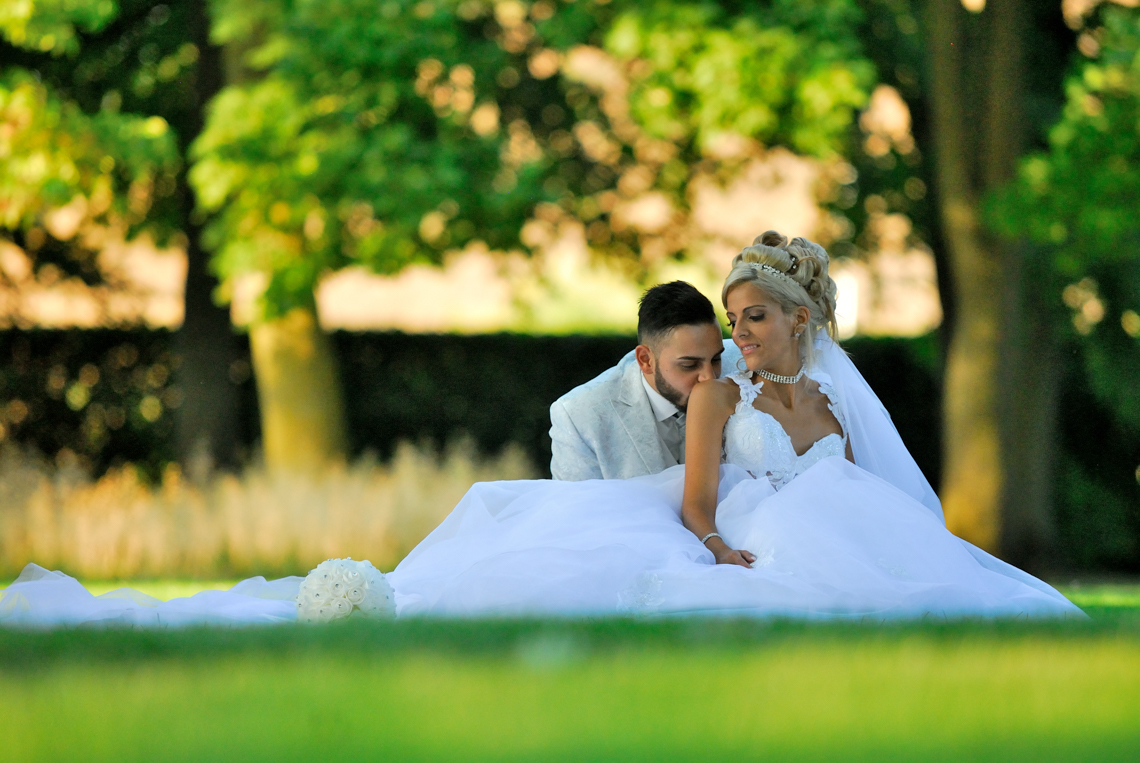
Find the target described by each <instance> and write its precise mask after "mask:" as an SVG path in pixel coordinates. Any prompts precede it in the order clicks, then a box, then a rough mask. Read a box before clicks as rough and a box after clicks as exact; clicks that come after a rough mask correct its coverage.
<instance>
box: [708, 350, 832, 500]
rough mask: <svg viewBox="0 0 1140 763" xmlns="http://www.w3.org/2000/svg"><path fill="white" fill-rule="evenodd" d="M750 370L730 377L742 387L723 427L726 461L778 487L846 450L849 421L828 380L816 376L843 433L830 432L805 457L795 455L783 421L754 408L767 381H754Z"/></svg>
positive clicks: (813, 444) (816, 442)
mask: <svg viewBox="0 0 1140 763" xmlns="http://www.w3.org/2000/svg"><path fill="white" fill-rule="evenodd" d="M750 377H751V374H750V373H749V372H747V371H746V372H744V373H736V374H731V375H730V376H729V377H728V378H730V379H732V380H733V381H734V382H736V385H737V386H738V387H740V401H739V402H738V403H737V404H736V411H735V412H734V413H733V414H732V416H730V417H729V419H728V423H727V424H725V427H724V458H725V461H726V462H727V463H730V464H735V465H736V466H739V467H741V468H742V469H745V470H747V471H748V472H749V473H750V474H751V475H752V476H753V477H757V478H759V477H760V476H761V475H763V476H766V477H767V478H768V480H769V481H770V482H771V483H772V487H774V488H776V489H777V490H779V489H780V488H782V487H783V486H784V485H786V484H788V483H789V482H791V481H792V479H794V478H795V477H796V475H798V474H802V473H803V472H805V471H807V470H808V468H810V467H811V466H812V465H814V464H815V463H817V462H819V461H822V460H823V459H825V458H827V457H829V456H840V457H842V456H843V455H844V454H845V453H846V451H847V421H846V419H845V418H844V416H843V409H842V407H841V406H840V404H839V397H838V395H836V393H835V389H834V388H833V387H832V386H831V384H830V383H829V382H828V381H826V380H820V379H816V380H815V381H816V382H817V383H818V384H819V391H820V392H822V393H823V394H825V395H827V399H828V400H829V401H830V402H829V403H828V406H827V407H828V408H829V409H830V410H831V413H832V414H833V415H834V416H835V418H836V420H837V421H839V426H840V428H842V429H843V434H842V435H838V434H829V435H827V436H826V437H823V438H821V439H819V440H816V441H815V442H814V443H812V446H811V447H810V448H808V449H807V452H806V453H804V454H803V455H802V456H797V455H796V450H795V448H794V447H792V438H791V437H789V436H788V434H787V432H785V431H784V428H783V427H782V426H780V422H778V421H776V419H775V418H774V417H773V416H772V415H771V414H769V413H765V412H764V411H761V410H758V409H756V408H754V407H753V405H752V401H753V400H755V399H756V396H757V395H758V394H760V389H761V388H762V387H763V386H764V382H762V381H758V382H755V383H753V382H752V380H751V378H750Z"/></svg>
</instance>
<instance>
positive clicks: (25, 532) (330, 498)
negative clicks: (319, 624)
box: [0, 440, 534, 580]
mask: <svg viewBox="0 0 1140 763" xmlns="http://www.w3.org/2000/svg"><path fill="white" fill-rule="evenodd" d="M533 476H534V469H533V467H532V466H531V464H530V462H529V460H528V459H527V458H526V456H525V455H524V454H523V453H522V451H521V450H520V449H519V448H518V447H517V446H513V445H512V446H508V447H507V448H506V449H504V450H503V451H502V452H501V454H500V455H498V456H497V457H492V458H486V459H481V458H479V457H478V456H477V455H476V451H475V447H474V445H473V444H472V443H471V442H470V441H467V440H461V441H457V442H456V443H454V444H452V445H451V446H450V447H449V448H448V449H447V450H446V451H445V452H444V453H443V454H442V455H441V456H438V457H437V455H436V454H435V452H434V451H433V450H432V449H430V448H426V447H416V446H413V445H410V444H408V443H402V444H401V445H399V446H398V447H397V449H396V453H395V456H394V457H393V458H392V460H391V461H390V462H389V463H387V464H380V463H377V462H376V461H375V460H374V459H371V458H367V457H366V458H363V459H361V460H359V461H357V462H356V463H354V464H352V465H350V466H332V467H329V468H327V469H325V470H322V471H320V472H318V473H313V474H304V473H292V472H282V471H273V472H271V471H266V470H264V469H261V468H257V467H251V468H249V469H247V470H246V471H245V472H244V473H242V474H241V475H240V476H235V475H232V474H215V475H212V476H210V477H209V478H207V479H205V480H203V481H202V484H200V485H198V484H194V483H192V482H191V481H190V480H187V479H185V478H183V476H182V474H181V472H180V471H179V470H178V469H177V468H168V469H167V470H166V471H165V472H164V475H163V478H162V480H161V483H160V484H155V485H150V484H147V483H146V481H145V480H144V479H143V477H142V476H141V475H140V473H139V471H138V470H137V469H136V468H135V467H133V466H131V465H129V464H128V465H126V466H122V467H118V468H115V469H111V470H110V471H108V472H107V473H106V474H105V475H104V476H103V477H101V478H100V479H98V480H92V479H90V478H89V477H87V476H86V475H85V474H84V473H83V472H82V471H81V470H80V469H79V468H78V467H77V466H68V465H66V464H65V465H63V466H60V467H56V466H52V465H49V464H48V463H47V462H46V461H44V460H42V459H39V458H36V457H34V456H32V455H29V454H28V453H27V452H25V451H22V450H20V449H18V448H16V447H6V448H3V449H2V450H0V574H3V575H5V576H9V577H10V576H14V575H15V574H16V573H17V572H18V571H19V570H20V569H21V568H22V567H23V566H24V565H25V564H27V563H28V562H35V563H37V564H39V565H42V566H44V567H48V568H51V569H60V570H63V571H65V572H67V573H69V574H71V575H74V576H76V577H79V578H89V579H102V580H116V579H132V578H145V577H182V578H186V577H190V578H211V579H217V578H225V577H241V576H246V575H253V574H258V575H270V576H272V575H284V574H302V575H303V574H305V573H306V572H307V571H308V570H309V569H311V568H312V567H313V566H314V565H316V564H317V563H319V562H320V561H322V560H324V559H327V558H330V557H345V556H351V557H352V558H354V559H368V560H370V561H371V562H372V563H373V564H375V565H376V566H377V567H379V568H381V569H385V570H388V569H391V568H392V567H393V566H394V565H395V564H396V563H397V562H398V561H399V560H400V559H401V558H403V556H404V555H405V554H406V553H407V552H408V551H410V550H411V549H412V548H413V547H414V546H415V545H416V544H417V543H418V542H419V541H420V540H421V539H422V538H423V537H424V536H425V535H427V533H429V532H430V531H431V530H432V529H434V528H435V526H436V525H437V524H438V523H439V522H440V521H441V520H442V519H443V518H444V517H445V516H446V515H447V514H448V512H450V511H451V509H452V508H453V507H454V506H455V504H456V503H458V501H459V499H460V498H461V497H462V496H463V494H464V493H465V492H466V491H467V489H468V488H469V487H470V486H471V485H472V484H473V483H475V482H483V481H491V480H501V479H525V478H529V477H533Z"/></svg>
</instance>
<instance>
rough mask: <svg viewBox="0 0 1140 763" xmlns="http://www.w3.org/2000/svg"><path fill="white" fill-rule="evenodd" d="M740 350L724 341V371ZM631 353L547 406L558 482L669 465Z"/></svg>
mask: <svg viewBox="0 0 1140 763" xmlns="http://www.w3.org/2000/svg"><path fill="white" fill-rule="evenodd" d="M738 358H740V350H739V349H737V347H736V345H735V344H733V342H732V340H731V339H726V340H724V354H723V355H722V356H721V371H722V373H725V372H728V373H731V372H732V371H734V370H735V368H736V360H737V359H738ZM641 379H642V374H641V369H640V368H639V367H638V365H637V359H636V358H634V356H633V353H632V352H630V353H629V354H628V355H626V356H625V357H624V358H622V359H621V360H620V361H619V362H618V364H617V365H616V366H614V367H613V368H611V369H608V370H606V371H603V372H602V373H601V374H599V375H598V376H596V377H595V378H593V379H591V380H590V381H588V382H586V383H585V384H583V385H581V386H578V387H575V388H574V389H572V390H570V391H569V392H567V393H566V394H565V395H563V396H562V397H560V398H558V400H556V401H555V402H554V404H553V405H552V406H550V425H551V426H550V440H551V459H550V474H551V476H553V477H554V479H556V480H593V479H607V480H608V479H629V478H630V477H640V476H642V475H645V474H657V473H658V472H661V471H664V470H665V469H666V468H668V467H669V466H670V465H671V464H672V463H673V458H672V456H670V455H669V451H668V449H667V448H666V446H665V444H664V443H663V442H661V439H660V438H659V437H658V435H657V423H656V422H657V419H656V417H655V416H654V415H653V407H652V406H651V405H650V404H649V398H648V397H647V396H646V394H645V388H644V387H643V386H642V383H641Z"/></svg>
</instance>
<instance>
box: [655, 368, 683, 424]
mask: <svg viewBox="0 0 1140 763" xmlns="http://www.w3.org/2000/svg"><path fill="white" fill-rule="evenodd" d="M653 381H654V382H655V383H656V385H657V392H658V393H659V394H660V395H661V397H663V398H665V399H666V400H668V401H669V402H670V403H672V404H673V405H675V406H677V410H678V411H680V412H681V413H684V412H685V409H686V408H687V407H688V405H689V399H688V397H687V396H686V395H685V394H684V393H683V392H681V390H679V389H677V388H676V387H674V386H673V385H671V384H670V383H669V382H667V381H665V377H664V376H662V375H661V366H657V370H656V371H655V372H654V374H653Z"/></svg>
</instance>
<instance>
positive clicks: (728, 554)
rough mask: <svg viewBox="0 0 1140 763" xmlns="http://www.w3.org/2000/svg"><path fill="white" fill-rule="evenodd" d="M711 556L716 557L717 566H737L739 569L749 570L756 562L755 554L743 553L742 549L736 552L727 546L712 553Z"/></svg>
mask: <svg viewBox="0 0 1140 763" xmlns="http://www.w3.org/2000/svg"><path fill="white" fill-rule="evenodd" d="M713 555H714V556H715V557H716V563H717V564H738V565H740V566H741V567H748V568H749V569H751V567H752V563H753V562H754V561H756V554H754V553H752V552H751V551H745V550H743V549H741V550H740V551H737V550H736V549H732V548H729V547H728V546H725V547H724V548H723V549H722V550H720V551H715V552H713Z"/></svg>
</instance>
